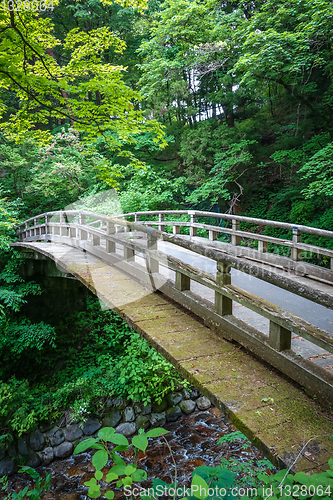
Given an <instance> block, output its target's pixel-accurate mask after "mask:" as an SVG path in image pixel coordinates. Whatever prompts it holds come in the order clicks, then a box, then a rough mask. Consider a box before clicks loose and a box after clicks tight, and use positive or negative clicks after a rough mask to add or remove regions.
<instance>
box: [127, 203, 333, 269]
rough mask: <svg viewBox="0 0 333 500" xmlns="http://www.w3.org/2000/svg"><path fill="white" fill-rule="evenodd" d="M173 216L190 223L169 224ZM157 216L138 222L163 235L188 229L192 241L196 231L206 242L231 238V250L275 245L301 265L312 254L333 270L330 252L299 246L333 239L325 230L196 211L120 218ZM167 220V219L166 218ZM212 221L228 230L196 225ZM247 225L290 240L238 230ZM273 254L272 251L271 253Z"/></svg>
mask: <svg viewBox="0 0 333 500" xmlns="http://www.w3.org/2000/svg"><path fill="white" fill-rule="evenodd" d="M173 215H179V216H181V215H188V216H189V217H190V220H189V221H188V222H187V221H173V220H170V218H169V216H173ZM147 216H148V217H149V216H158V221H154V220H148V221H147V220H145V221H141V223H142V224H144V225H148V226H151V227H154V226H156V227H157V228H158V229H159V230H160V231H164V230H165V227H166V226H170V227H172V230H173V234H180V228H181V227H189V228H190V236H192V237H194V236H197V234H198V229H204V230H206V231H207V232H208V237H209V240H211V241H215V240H216V239H217V237H218V234H219V233H221V234H226V235H230V237H231V238H230V239H231V244H232V245H234V246H239V245H241V241H242V239H243V240H244V239H245V240H256V241H257V242H258V243H257V245H258V246H257V249H258V251H259V252H262V253H264V252H269V243H272V244H274V245H278V246H280V247H281V246H282V247H287V248H289V249H290V251H291V252H290V253H291V255H290V257H291V259H292V260H294V261H301V260H302V254H303V251H307V252H310V253H314V254H316V255H318V256H319V255H325V256H327V257H329V258H330V268H331V270H333V250H331V249H327V248H324V247H320V246H316V245H311V244H307V243H302V241H301V235H302V233H304V234H312V235H316V236H318V237H324V238H333V231H328V230H324V229H318V228H314V227H310V226H304V225H300V224H290V223H287V222H279V221H272V220H267V219H258V218H253V217H245V216H240V215H229V214H221V213H215V212H205V211H199V210H174V211H170V210H160V211H145V212H132V213H128V214H124V215H122V216H121V217H125V218H128V217H134V218H135V221H136V222H139V221H140V217H147ZM165 217H167V219H166V218H165ZM206 217H207V218H211V219H215V220H221V221H222V220H224V221H229V222H231V228H227V227H224V226H222V227H221V226H220V225H216V224H203V223H199V222H197V218H206ZM241 222H243V223H246V224H247V225H249V224H250V225H254V226H255V228H254V230H255V231H256V230H258V226H259V228H261V229H262V228H265V227H272V228H276V229H285V230H288V231H290V235H291V238H290V239H285V238H277V237H273V236H268V235H265V234H263V232H262V231H261V232H252V231H242V230H240V223H241ZM273 251H274V249H273Z"/></svg>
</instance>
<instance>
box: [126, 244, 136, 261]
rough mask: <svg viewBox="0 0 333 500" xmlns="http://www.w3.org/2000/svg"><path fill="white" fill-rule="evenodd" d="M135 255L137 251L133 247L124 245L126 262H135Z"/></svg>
mask: <svg viewBox="0 0 333 500" xmlns="http://www.w3.org/2000/svg"><path fill="white" fill-rule="evenodd" d="M134 256H135V252H134V250H133V248H129V247H124V259H125V260H126V262H133V261H134Z"/></svg>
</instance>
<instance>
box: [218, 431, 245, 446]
mask: <svg viewBox="0 0 333 500" xmlns="http://www.w3.org/2000/svg"><path fill="white" fill-rule="evenodd" d="M237 441H241V442H242V443H243V444H242V446H243V448H244V449H246V448H248V447H249V446H251V442H250V441H249V440H248V439H247V437H246V436H244V434H243V433H242V432H240V431H235V432H230V434H226V435H225V436H222V437H221V438H220V440H219V442H218V444H222V443H234V442H237Z"/></svg>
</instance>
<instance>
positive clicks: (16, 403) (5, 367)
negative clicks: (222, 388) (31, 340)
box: [0, 297, 186, 435]
mask: <svg viewBox="0 0 333 500" xmlns="http://www.w3.org/2000/svg"><path fill="white" fill-rule="evenodd" d="M54 327H55V331H56V338H55V345H54V346H53V347H52V346H50V345H48V346H45V347H44V348H43V349H42V350H37V351H36V349H26V350H24V351H22V352H21V353H18V354H17V356H16V357H15V359H13V358H12V357H11V359H9V357H10V354H8V355H7V354H6V352H2V353H1V356H2V358H3V359H4V360H5V362H4V363H3V364H2V365H1V367H0V435H1V434H6V432H8V431H10V432H13V431H14V433H15V434H18V435H21V434H22V433H23V432H26V431H28V430H29V429H31V428H33V427H34V426H35V425H37V423H38V422H39V421H41V420H43V419H44V420H45V419H49V418H52V419H55V418H57V417H59V416H60V414H62V413H63V411H64V410H70V411H72V413H73V414H74V413H75V410H76V411H77V409H78V408H81V409H82V408H83V409H84V412H85V413H86V414H98V413H100V412H102V411H103V406H104V404H105V402H106V400H107V398H108V397H126V398H131V399H133V400H135V401H141V402H144V403H147V402H150V401H151V399H153V400H155V401H157V402H160V401H161V400H162V398H163V397H164V396H165V395H166V394H167V393H168V392H170V391H172V390H174V389H175V387H177V386H178V385H179V383H180V382H181V378H180V376H179V374H178V373H177V372H176V370H175V369H174V368H173V366H172V365H171V364H170V363H168V362H167V361H166V360H165V359H164V358H163V357H162V356H161V355H160V354H158V353H157V351H156V350H155V349H154V348H153V347H151V346H150V345H149V344H148V342H146V341H145V340H144V339H142V338H141V337H140V336H139V335H138V334H137V333H135V332H134V331H133V330H132V329H131V328H130V327H129V326H128V325H127V324H126V323H125V322H124V321H123V320H122V319H121V318H120V317H119V316H117V315H116V314H115V313H114V312H113V311H104V312H103V311H101V310H100V306H99V302H98V301H97V300H96V299H94V298H92V297H89V299H88V309H87V311H86V312H80V313H75V314H73V315H72V316H70V317H68V318H67V319H66V320H65V321H62V322H60V323H59V324H57V325H54ZM7 358H8V359H7ZM185 385H186V383H185ZM1 428H2V429H1ZM1 430H2V432H1Z"/></svg>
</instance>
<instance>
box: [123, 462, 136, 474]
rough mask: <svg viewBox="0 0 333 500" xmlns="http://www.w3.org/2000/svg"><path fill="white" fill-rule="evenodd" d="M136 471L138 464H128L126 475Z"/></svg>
mask: <svg viewBox="0 0 333 500" xmlns="http://www.w3.org/2000/svg"><path fill="white" fill-rule="evenodd" d="M135 471H136V464H135V465H128V466H127V467H126V469H125V474H126V476H130V475H131V474H133V472H135Z"/></svg>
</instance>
